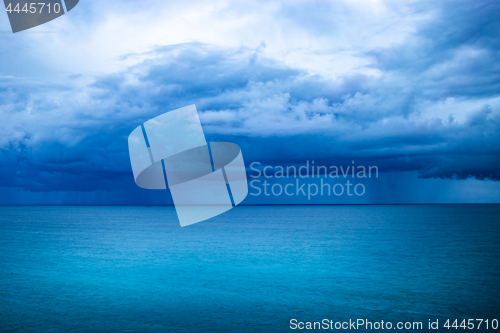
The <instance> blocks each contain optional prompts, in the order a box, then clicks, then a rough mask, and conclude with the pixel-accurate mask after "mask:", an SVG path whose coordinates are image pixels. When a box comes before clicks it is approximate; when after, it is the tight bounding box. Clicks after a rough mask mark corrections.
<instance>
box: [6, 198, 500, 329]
mask: <svg viewBox="0 0 500 333" xmlns="http://www.w3.org/2000/svg"><path fill="white" fill-rule="evenodd" d="M0 263H1V264H0V331H2V332H242V333H243V332H293V331H301V330H300V329H299V328H298V327H296V329H292V326H293V325H292V324H291V321H292V322H293V323H295V325H297V324H298V323H303V325H304V327H305V325H307V322H321V321H323V320H324V319H326V320H327V321H328V322H329V323H330V324H331V325H332V327H329V328H333V329H330V331H336V330H335V328H334V325H335V323H337V322H338V323H341V325H342V323H348V322H349V320H351V322H352V321H355V320H358V319H362V320H365V321H369V322H371V323H372V325H373V323H375V322H378V323H380V321H382V320H383V321H384V323H387V322H391V325H393V327H392V330H393V331H394V330H396V328H395V327H394V326H396V325H397V323H399V322H401V323H403V325H404V324H405V323H414V322H421V323H423V324H422V325H423V327H422V329H414V328H412V329H411V330H406V331H420V332H425V331H429V330H428V323H429V320H430V321H431V322H435V321H436V320H438V325H439V331H450V330H451V331H457V330H458V331H463V330H464V329H463V328H461V327H459V328H458V329H455V328H450V329H446V328H444V327H443V325H444V324H445V323H446V320H448V319H450V320H451V321H450V322H449V324H450V326H451V325H452V323H453V321H454V320H455V319H458V321H457V326H458V325H460V323H461V322H462V321H463V319H466V321H468V320H469V319H472V320H473V321H472V323H473V324H474V325H475V329H474V330H475V331H478V330H477V329H476V327H477V323H479V321H476V319H483V322H482V327H480V329H479V330H480V331H482V330H483V329H485V327H486V326H485V322H484V320H486V319H488V325H489V330H488V331H500V327H499V328H498V329H496V330H494V329H493V327H492V326H494V325H495V324H494V323H495V321H494V320H500V205H393V206H391V205H385V206H384V205H382V206H371V205H366V206H363V205H360V206H354V205H352V206H238V207H236V208H234V209H232V210H230V211H228V212H227V213H224V214H222V215H220V216H218V217H215V218H212V219H211V220H209V221H205V222H201V223H198V224H195V225H192V226H188V227H184V228H180V226H179V223H178V221H177V217H176V214H175V209H174V208H173V207H163V206H154V207H144V206H81V207H80V206H76V207H69V206H64V207H38V206H36V207H33V206H30V207H23V206H17V207H0ZM293 320H295V321H293ZM417 328H418V327H417ZM350 330H352V327H350ZM358 330H359V331H363V330H365V331H366V327H361V328H359V329H358ZM303 331H311V330H306V329H304V330H303ZM316 331H324V330H323V329H317V330H316ZM337 331H340V330H337ZM377 331H383V329H378V330H377ZM434 331H435V330H434Z"/></svg>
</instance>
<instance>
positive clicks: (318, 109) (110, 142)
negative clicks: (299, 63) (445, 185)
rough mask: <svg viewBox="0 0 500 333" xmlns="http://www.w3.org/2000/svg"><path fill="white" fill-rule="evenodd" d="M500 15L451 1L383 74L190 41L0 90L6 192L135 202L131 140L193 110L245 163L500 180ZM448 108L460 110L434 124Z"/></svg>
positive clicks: (381, 62)
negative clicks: (91, 72)
mask: <svg viewBox="0 0 500 333" xmlns="http://www.w3.org/2000/svg"><path fill="white" fill-rule="evenodd" d="M418 6H426V5H417V7H418ZM499 8H500V5H499V4H498V3H496V2H474V3H472V2H461V1H460V2H443V3H442V5H440V6H439V7H438V8H437V9H436V10H435V12H433V13H434V17H433V19H431V20H427V21H425V22H424V23H422V24H421V26H419V29H418V30H417V31H416V32H415V33H414V34H413V35H412V36H411V37H410V38H409V39H408V40H405V41H404V42H403V43H401V44H400V45H397V46H392V47H387V48H374V49H373V50H371V51H369V52H366V53H364V54H363V55H362V56H363V57H365V58H366V59H368V60H370V61H371V62H370V64H369V65H368V66H367V67H369V68H371V69H375V70H377V71H378V72H379V73H380V75H368V74H360V73H359V72H356V73H354V72H353V73H348V74H345V75H343V76H341V77H338V78H328V77H324V76H320V75H312V74H310V73H308V72H307V71H305V70H303V69H297V68H293V67H291V66H288V65H285V64H284V63H281V62H279V61H277V60H272V59H269V58H266V57H265V56H263V55H262V53H261V49H247V48H240V49H226V48H221V47H215V46H212V45H206V44H202V43H187V44H180V45H170V46H163V47H158V48H156V49H154V50H153V51H151V52H148V53H145V54H140V55H139V56H142V57H145V58H146V60H144V61H143V62H141V63H139V64H137V65H133V66H131V67H129V68H127V69H126V70H124V71H121V72H118V73H114V74H110V75H101V76H97V77H95V78H93V82H92V83H90V84H88V83H87V82H86V81H85V80H88V77H82V76H78V75H75V76H71V77H67V78H66V79H65V80H64V81H63V82H61V81H53V82H45V81H41V80H38V81H37V80H35V79H26V78H20V77H9V78H4V80H3V83H0V112H1V114H2V117H3V118H4V119H5V120H6V122H7V123H8V125H6V124H4V125H3V126H2V129H3V132H4V135H3V138H2V139H0V147H1V150H0V158H1V159H0V160H1V164H2V168H3V170H4V171H3V173H2V175H1V176H0V184H1V186H2V187H12V188H19V189H23V190H27V191H39V192H44V191H84V192H85V191H87V192H88V191H98V190H105V191H111V190H117V189H123V191H132V192H133V191H135V192H134V193H135V194H134V195H132V196H133V198H128V199H127V200H132V201H134V200H136V201H137V200H139V199H138V198H140V197H142V196H143V195H145V194H144V192H142V190H140V189H135V187H134V184H133V179H132V174H131V169H130V163H129V159H128V151H127V141H126V140H127V136H128V134H129V133H130V131H131V130H132V129H134V128H135V127H136V126H137V125H138V124H140V123H142V122H144V121H145V120H147V119H150V118H152V117H154V116H156V115H158V114H161V113H163V112H166V111H168V110H173V109H175V108H178V107H182V106H185V105H189V104H193V103H194V104H196V105H197V107H198V110H200V117H201V120H202V124H203V126H204V129H205V131H206V133H207V139H208V140H209V141H216V140H219V141H225V140H227V141H230V142H235V143H237V144H239V145H240V146H241V147H242V149H243V152H244V156H245V160H246V162H247V164H249V163H251V162H253V161H259V162H262V163H264V164H275V165H289V164H301V163H304V162H305V161H306V160H315V161H316V163H317V164H324V165H342V164H344V165H350V163H351V161H352V160H355V161H356V162H357V163H358V164H364V165H377V166H379V170H380V171H381V172H393V171H405V172H406V171H414V172H418V174H419V175H420V177H423V178H444V179H466V178H470V177H473V178H476V179H481V180H483V179H491V180H500V170H499V168H498V165H499V163H500V148H499V147H500V145H499V143H500V110H499V106H500V103H499V101H498V98H500V96H499V95H500V93H499V91H500V54H499V53H498V45H499V42H500V41H499V38H500V37H499V36H500V34H499V32H500V20H499V19H498V15H495V13H498V12H499ZM414 9H415V10H418V9H419V8H414ZM300 12H301V11H300V10H299V11H297V10H296V8H295V10H294V11H292V12H290V11H287V10H285V11H284V14H283V15H285V16H287V17H289V18H290V19H293V18H294V17H296V16H297V15H298V16H300ZM300 17H302V16H300ZM321 22H322V21H321V20H320V21H318V24H321ZM310 29H312V30H314V29H317V27H316V26H314V25H311V26H310ZM262 47H264V46H262ZM134 56H138V55H135V54H130V55H127V56H125V58H126V57H134ZM450 101H451V102H450ZM446 103H455V104H452V107H451V108H452V109H453V105H456V107H457V110H451V111H450V110H449V109H445V110H444V111H443V110H441V109H440V110H441V111H439V113H436V114H434V113H433V112H434V111H432V110H435V109H436V110H437V109H439V108H440V107H441V106H443V105H445V104H446ZM458 109H460V110H458ZM460 117H461V118H460ZM158 200H159V199H158ZM162 200H163V199H162ZM160 202H161V200H160Z"/></svg>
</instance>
